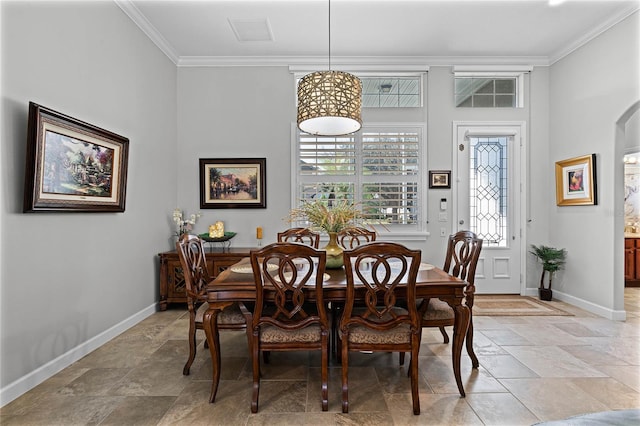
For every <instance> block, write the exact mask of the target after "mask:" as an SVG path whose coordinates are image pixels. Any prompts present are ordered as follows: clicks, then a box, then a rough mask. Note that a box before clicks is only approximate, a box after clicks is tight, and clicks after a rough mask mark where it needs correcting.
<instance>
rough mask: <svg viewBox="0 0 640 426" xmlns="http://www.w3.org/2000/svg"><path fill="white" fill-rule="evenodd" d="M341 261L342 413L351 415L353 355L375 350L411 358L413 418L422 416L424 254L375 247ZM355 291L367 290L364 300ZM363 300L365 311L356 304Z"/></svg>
mask: <svg viewBox="0 0 640 426" xmlns="http://www.w3.org/2000/svg"><path fill="white" fill-rule="evenodd" d="M343 256H344V265H345V272H346V278H347V297H346V302H345V305H344V312H343V314H342V319H341V321H340V326H339V337H340V340H339V346H340V347H341V348H340V353H341V360H342V412H343V413H348V412H349V392H348V388H349V386H348V381H349V380H348V379H349V352H351V351H375V352H401V353H404V352H410V353H411V362H410V364H409V377H410V380H411V397H412V401H413V413H414V414H420V399H419V395H418V377H419V375H418V352H419V350H420V337H421V331H422V329H421V327H420V317H419V314H418V311H417V303H416V277H417V274H418V269H419V267H420V258H421V253H420V250H411V249H409V248H407V247H405V246H403V245H401V244H397V243H389V242H372V243H369V244H364V245H362V246H360V247H358V248H355V249H353V250H346V251H345V252H344V254H343ZM356 286H358V287H359V289H362V287H363V288H364V298H362V297H357V296H356ZM360 286H362V287H360ZM363 300H364V306H363V305H362V304H361V303H358V302H362V301H363Z"/></svg>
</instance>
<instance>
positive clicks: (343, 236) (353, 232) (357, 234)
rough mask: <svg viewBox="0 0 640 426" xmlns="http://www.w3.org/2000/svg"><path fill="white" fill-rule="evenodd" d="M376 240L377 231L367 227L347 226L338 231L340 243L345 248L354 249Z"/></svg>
mask: <svg viewBox="0 0 640 426" xmlns="http://www.w3.org/2000/svg"><path fill="white" fill-rule="evenodd" d="M375 240H376V231H372V230H369V229H367V228H361V227H353V228H345V229H343V230H342V231H340V232H338V244H340V246H341V247H342V248H343V249H345V250H352V249H354V248H356V247H359V246H361V245H362V244H367V243H370V242H372V241H375Z"/></svg>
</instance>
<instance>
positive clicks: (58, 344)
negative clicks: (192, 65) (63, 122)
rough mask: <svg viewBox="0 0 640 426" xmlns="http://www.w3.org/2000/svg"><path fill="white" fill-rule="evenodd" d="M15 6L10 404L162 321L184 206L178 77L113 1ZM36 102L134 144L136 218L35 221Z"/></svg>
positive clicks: (7, 258)
mask: <svg viewBox="0 0 640 426" xmlns="http://www.w3.org/2000/svg"><path fill="white" fill-rule="evenodd" d="M1 7H2V86H1V87H2V112H1V120H2V121H1V125H0V128H1V129H2V130H1V135H2V143H1V144H0V150H1V151H0V153H1V159H0V161H1V162H0V164H1V166H0V180H1V182H0V184H1V187H2V197H1V200H2V201H1V202H2V206H1V212H0V223H1V227H2V228H1V230H2V246H1V250H2V252H1V253H2V258H1V259H2V260H1V274H0V277H1V283H2V287H1V302H0V312H1V313H0V315H1V320H2V329H1V333H2V347H1V352H0V358H1V360H2V366H1V376H2V377H1V386H2V389H3V399H6V398H10V397H11V395H12V394H13V392H12V388H11V386H9V385H10V384H11V383H12V382H14V381H16V380H18V379H22V381H23V383H22V384H23V385H24V384H25V383H27V384H29V385H31V386H32V385H33V384H37V383H38V380H39V379H40V378H41V377H42V376H44V377H45V378H46V377H47V376H48V375H51V374H53V373H54V372H55V371H56V369H58V368H60V366H62V367H64V366H66V365H65V363H66V362H68V361H70V360H69V359H64V358H65V356H69V355H68V353H69V351H72V350H73V351H75V352H76V355H77V352H82V351H85V353H86V351H88V350H91V349H92V345H95V344H99V342H100V341H101V339H105V338H110V337H109V335H110V334H109V333H111V334H113V333H117V332H119V331H118V330H121V329H122V328H123V327H127V326H130V325H127V324H126V323H127V320H128V319H129V322H133V321H139V320H140V316H141V315H142V316H144V315H148V314H150V313H153V311H154V310H155V303H156V302H157V299H158V290H157V282H158V278H157V267H156V262H157V260H156V258H157V256H156V254H157V253H158V252H160V251H162V250H164V249H167V248H169V242H168V238H169V230H170V229H171V228H170V215H171V210H172V209H173V208H175V203H176V171H177V165H176V162H175V156H176V134H177V132H176V120H177V118H176V116H177V114H176V105H177V103H176V86H175V85H176V72H177V71H176V67H175V65H174V64H173V63H172V62H171V61H170V60H169V59H167V57H166V56H165V55H163V54H162V53H161V52H160V51H159V50H158V49H157V48H156V47H155V46H154V45H153V43H152V42H151V41H150V40H149V39H148V38H147V37H146V36H145V35H144V34H143V33H142V32H141V31H140V30H139V28H138V27H137V26H136V25H135V24H133V23H132V22H131V20H130V19H129V18H128V17H127V16H126V15H125V14H124V13H123V12H122V10H121V9H120V8H119V7H118V6H117V5H116V4H115V3H113V2H66V3H53V4H51V3H49V2H37V3H36V4H34V3H32V2H4V1H3V2H1ZM29 101H34V102H36V103H39V104H41V105H44V106H46V107H49V108H52V109H54V110H57V111H60V112H62V113H65V114H67V115H70V116H72V117H75V118H78V119H80V120H83V121H86V122H88V123H91V124H94V125H96V126H99V127H102V128H105V129H108V130H110V131H112V132H115V133H117V134H120V135H123V136H125V137H128V138H129V140H130V147H129V167H128V184H127V193H126V195H127V199H126V211H125V212H124V213H96V214H88V213H83V214H71V213H31V214H23V213H22V199H23V182H24V164H25V152H26V151H25V147H26V139H27V115H28V103H29ZM79 348H80V349H79ZM65 354H67V355H65ZM71 360H72V359H71ZM25 376H27V377H26V378H25ZM5 391H6V393H5Z"/></svg>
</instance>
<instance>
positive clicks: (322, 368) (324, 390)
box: [320, 334, 329, 411]
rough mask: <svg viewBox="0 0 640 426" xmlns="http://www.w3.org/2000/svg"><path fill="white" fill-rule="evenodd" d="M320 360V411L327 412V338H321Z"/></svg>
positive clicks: (324, 336) (325, 336)
mask: <svg viewBox="0 0 640 426" xmlns="http://www.w3.org/2000/svg"><path fill="white" fill-rule="evenodd" d="M322 339H323V343H322V349H321V351H322V355H321V357H322V360H321V363H320V364H321V366H320V376H321V380H322V411H327V410H329V386H328V382H329V336H327V335H326V334H324V335H323V336H322Z"/></svg>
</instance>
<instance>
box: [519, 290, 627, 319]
mask: <svg viewBox="0 0 640 426" xmlns="http://www.w3.org/2000/svg"><path fill="white" fill-rule="evenodd" d="M525 295H526V296H531V297H538V289H537V288H527V289H526V290H525ZM553 298H554V299H558V300H560V301H562V302H566V303H568V304H570V305H573V306H576V307H578V308H580V309H584V310H585V311H587V312H591V313H592V314H595V315H598V316H601V317H604V318H606V319H610V320H612V321H625V320H626V319H627V312H626V311H624V310H622V311H617V310H613V309H609V308H605V307H604V306H601V305H596V304H595V303H592V302H589V301H587V300H584V299H581V298H579V297H575V296H571V295H570V294H566V293H563V292H561V291H558V290H553Z"/></svg>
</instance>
